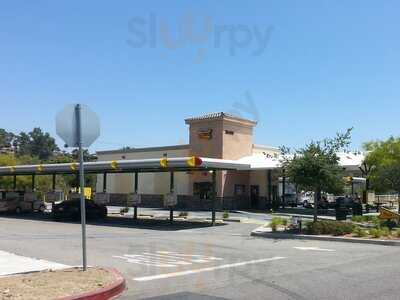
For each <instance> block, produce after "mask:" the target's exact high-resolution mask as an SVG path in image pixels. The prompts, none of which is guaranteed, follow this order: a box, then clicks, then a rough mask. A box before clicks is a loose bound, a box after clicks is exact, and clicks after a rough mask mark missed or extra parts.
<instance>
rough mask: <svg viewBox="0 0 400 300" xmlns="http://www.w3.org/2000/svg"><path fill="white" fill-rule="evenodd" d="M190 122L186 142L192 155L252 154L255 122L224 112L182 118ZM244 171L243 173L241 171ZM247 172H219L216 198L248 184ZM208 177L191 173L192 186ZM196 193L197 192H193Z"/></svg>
mask: <svg viewBox="0 0 400 300" xmlns="http://www.w3.org/2000/svg"><path fill="white" fill-rule="evenodd" d="M185 122H186V124H188V125H189V144H190V151H191V153H192V154H193V155H197V156H202V157H210V158H219V159H231V160H236V159H239V158H242V157H244V156H248V155H251V154H252V149H253V128H254V126H255V125H256V124H257V123H256V122H254V121H251V120H247V119H243V118H239V117H236V116H233V115H230V114H227V113H223V112H220V113H212V114H207V115H204V116H200V117H194V118H189V119H186V120H185ZM242 173H243V174H242ZM248 178H249V176H248V174H247V173H246V172H232V173H231V172H225V171H223V172H218V173H217V194H218V197H233V196H234V195H235V186H240V185H245V186H248ZM210 180H211V176H210V175H208V174H206V173H203V174H193V175H192V182H193V184H194V185H196V184H203V185H205V184H206V182H209V181H210ZM194 192H195V193H196V191H194Z"/></svg>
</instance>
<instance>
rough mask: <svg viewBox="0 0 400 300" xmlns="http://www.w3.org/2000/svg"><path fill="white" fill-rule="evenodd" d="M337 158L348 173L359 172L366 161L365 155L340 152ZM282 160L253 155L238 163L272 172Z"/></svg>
mask: <svg viewBox="0 0 400 300" xmlns="http://www.w3.org/2000/svg"><path fill="white" fill-rule="evenodd" d="M337 156H338V157H339V164H340V165H341V166H342V167H343V168H345V169H346V170H347V171H357V170H359V168H360V167H361V165H362V163H363V161H364V159H365V155H364V154H363V153H352V152H350V153H347V152H339V153H337ZM282 158H283V157H282V156H281V155H279V156H276V157H274V156H267V155H264V154H253V155H250V156H245V157H243V158H241V159H239V160H238V162H240V163H244V164H248V165H250V169H251V170H272V169H277V168H280V167H281V166H282V164H281V160H282Z"/></svg>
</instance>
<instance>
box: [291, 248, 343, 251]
mask: <svg viewBox="0 0 400 300" xmlns="http://www.w3.org/2000/svg"><path fill="white" fill-rule="evenodd" d="M293 248H294V249H297V250H302V251H324V252H335V251H336V250H333V249H324V248H318V247H293Z"/></svg>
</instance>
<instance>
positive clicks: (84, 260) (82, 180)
mask: <svg viewBox="0 0 400 300" xmlns="http://www.w3.org/2000/svg"><path fill="white" fill-rule="evenodd" d="M75 114H76V131H77V132H76V135H77V141H78V145H77V146H78V148H79V177H80V184H79V186H80V189H81V190H80V194H81V223H82V264H83V271H86V270H87V257H86V205H85V195H84V193H85V191H84V190H85V173H84V170H83V147H82V124H81V106H80V104H77V105H76V106H75Z"/></svg>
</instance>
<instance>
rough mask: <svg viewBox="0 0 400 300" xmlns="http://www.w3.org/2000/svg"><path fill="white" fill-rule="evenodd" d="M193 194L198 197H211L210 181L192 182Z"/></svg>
mask: <svg viewBox="0 0 400 300" xmlns="http://www.w3.org/2000/svg"><path fill="white" fill-rule="evenodd" d="M193 195H194V196H199V198H200V199H211V196H212V183H211V182H195V183H194V184H193Z"/></svg>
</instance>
